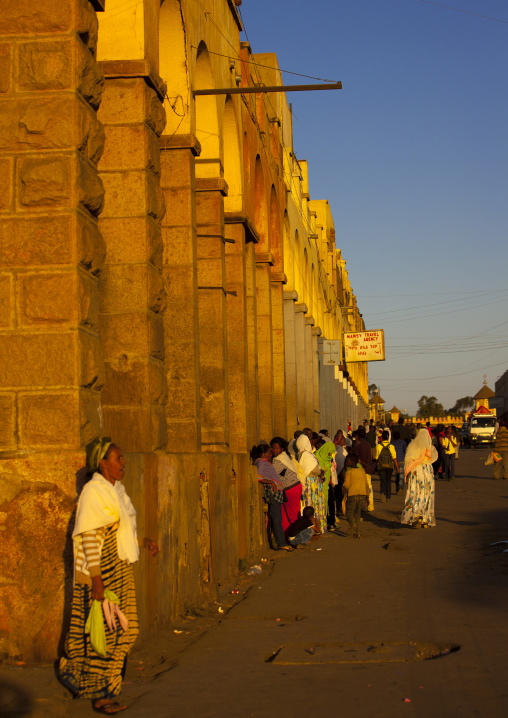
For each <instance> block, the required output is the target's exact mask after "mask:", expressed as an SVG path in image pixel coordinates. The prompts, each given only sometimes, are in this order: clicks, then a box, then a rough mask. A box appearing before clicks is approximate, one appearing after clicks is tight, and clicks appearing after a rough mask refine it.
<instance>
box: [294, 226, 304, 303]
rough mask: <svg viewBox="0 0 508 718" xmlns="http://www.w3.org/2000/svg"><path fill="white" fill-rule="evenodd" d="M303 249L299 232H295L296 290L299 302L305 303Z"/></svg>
mask: <svg viewBox="0 0 508 718" xmlns="http://www.w3.org/2000/svg"><path fill="white" fill-rule="evenodd" d="M301 252H302V249H301V246H300V235H299V234H298V230H295V244H294V254H293V257H294V259H293V261H294V275H295V289H296V291H297V293H298V301H299V302H303V301H304V297H303V277H302V272H303V267H302V254H301Z"/></svg>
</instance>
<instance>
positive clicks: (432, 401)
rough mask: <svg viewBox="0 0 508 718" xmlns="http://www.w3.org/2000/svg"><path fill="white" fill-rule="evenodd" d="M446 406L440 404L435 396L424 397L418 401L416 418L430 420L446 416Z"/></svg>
mask: <svg viewBox="0 0 508 718" xmlns="http://www.w3.org/2000/svg"><path fill="white" fill-rule="evenodd" d="M444 413H445V410H444V406H443V405H442V404H440V403H439V402H438V400H437V399H436V397H435V396H425V395H424V396H422V397H421V398H420V399H418V411H417V412H416V416H419V417H420V418H422V419H428V418H429V417H431V416H444Z"/></svg>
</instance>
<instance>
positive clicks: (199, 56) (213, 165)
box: [194, 42, 221, 177]
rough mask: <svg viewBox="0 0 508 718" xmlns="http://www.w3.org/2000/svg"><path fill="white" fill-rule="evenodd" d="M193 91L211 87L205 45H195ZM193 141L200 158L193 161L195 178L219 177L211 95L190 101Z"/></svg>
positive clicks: (216, 128)
mask: <svg viewBox="0 0 508 718" xmlns="http://www.w3.org/2000/svg"><path fill="white" fill-rule="evenodd" d="M194 77H195V84H196V88H199V89H200V90H209V89H212V88H213V87H214V79H213V72H212V64H211V62H210V56H209V54H208V50H207V47H206V44H205V43H204V42H200V43H199V47H198V50H197V53H196V67H195V71H194ZM194 103H195V104H194V112H195V118H194V119H195V126H196V137H197V138H198V140H199V143H200V145H201V154H200V156H199V158H197V159H196V176H197V177H219V176H220V166H221V163H220V156H221V152H220V150H221V148H220V135H219V120H218V113H217V97H216V96H215V95H204V96H203V95H199V96H198V97H196V98H195V100H194Z"/></svg>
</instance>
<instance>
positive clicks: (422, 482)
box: [400, 464, 436, 526]
mask: <svg viewBox="0 0 508 718" xmlns="http://www.w3.org/2000/svg"><path fill="white" fill-rule="evenodd" d="M434 486H435V482H434V472H433V470H432V464H421V465H420V466H417V467H416V469H415V470H414V471H411V473H410V474H408V476H407V493H406V502H405V505H404V508H403V510H402V516H401V518H400V521H401V523H403V524H412V523H415V522H416V521H418V519H421V521H422V523H424V524H428V525H429V526H435V525H436V518H435V515H434V493H435V490H434Z"/></svg>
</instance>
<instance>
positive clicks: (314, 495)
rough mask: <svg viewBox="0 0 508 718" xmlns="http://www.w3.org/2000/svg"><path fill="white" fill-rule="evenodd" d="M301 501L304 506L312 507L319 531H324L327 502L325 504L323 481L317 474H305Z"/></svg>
mask: <svg viewBox="0 0 508 718" xmlns="http://www.w3.org/2000/svg"><path fill="white" fill-rule="evenodd" d="M302 499H303V503H304V504H305V506H313V507H314V516H315V518H317V519H318V521H319V523H320V524H321V531H323V533H324V532H326V515H327V512H328V504H327V503H326V504H325V493H324V491H323V482H322V481H321V479H320V478H318V477H317V476H307V478H306V479H305V489H304V492H303V496H302Z"/></svg>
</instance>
